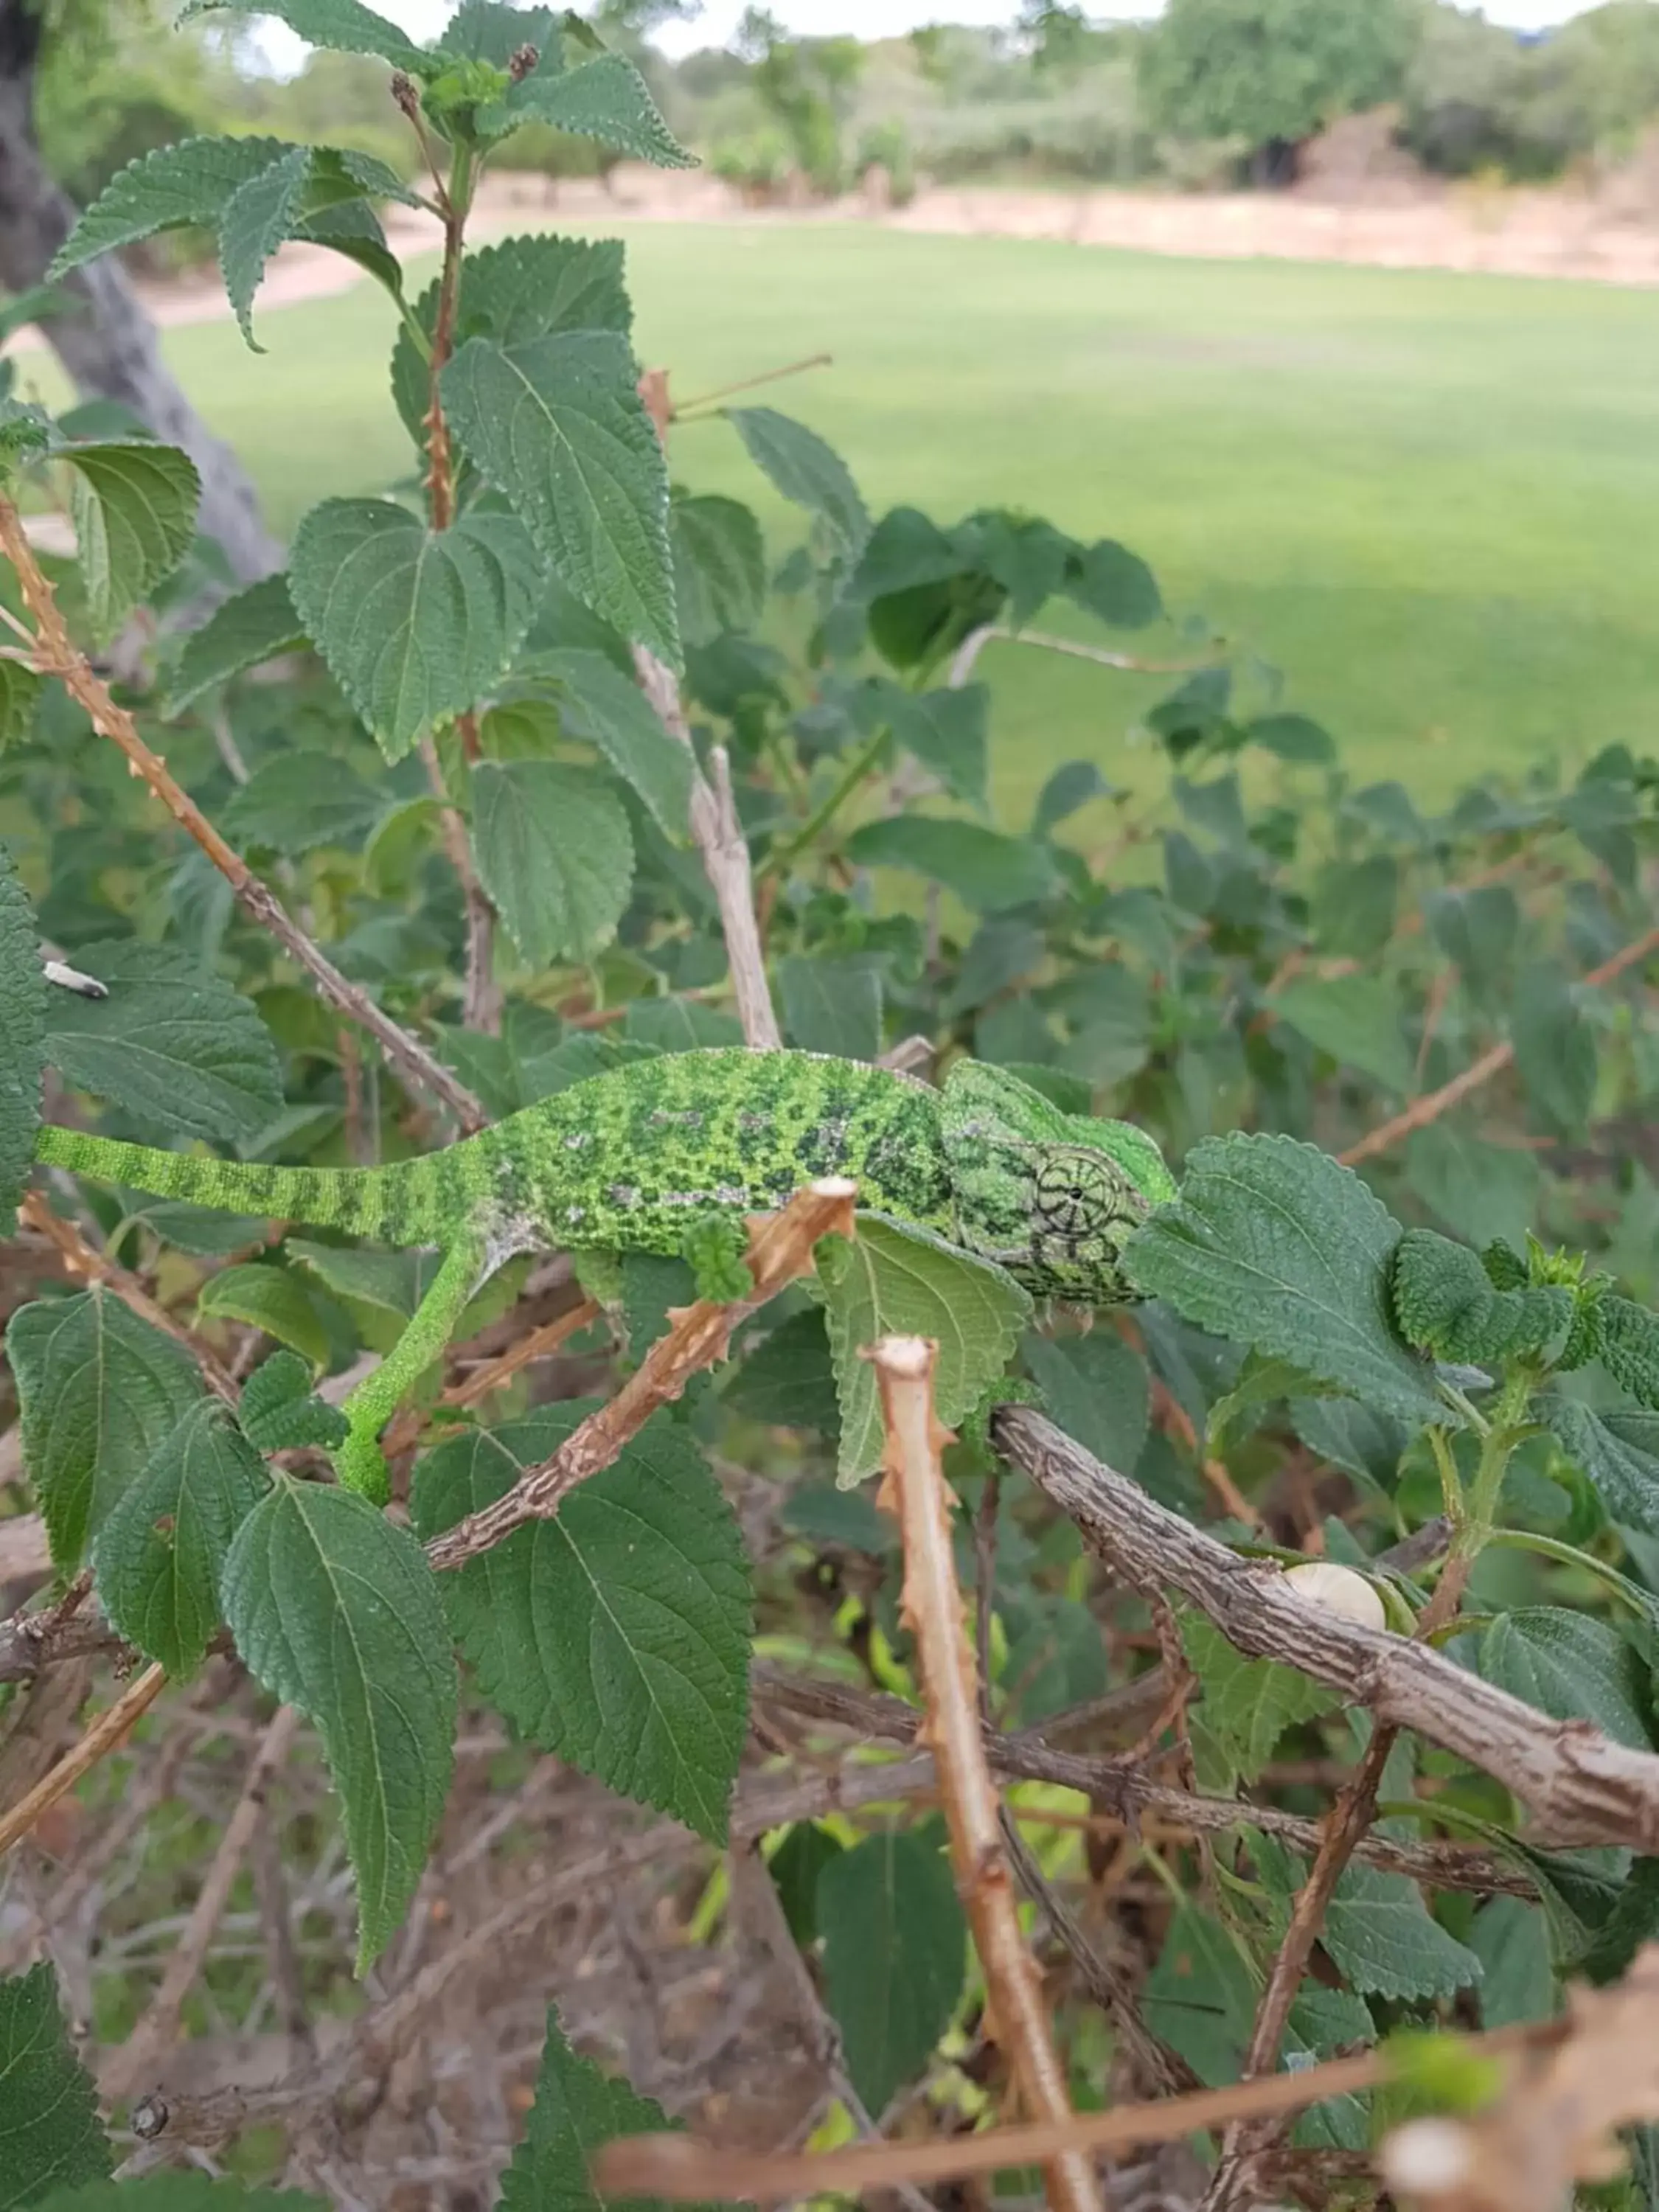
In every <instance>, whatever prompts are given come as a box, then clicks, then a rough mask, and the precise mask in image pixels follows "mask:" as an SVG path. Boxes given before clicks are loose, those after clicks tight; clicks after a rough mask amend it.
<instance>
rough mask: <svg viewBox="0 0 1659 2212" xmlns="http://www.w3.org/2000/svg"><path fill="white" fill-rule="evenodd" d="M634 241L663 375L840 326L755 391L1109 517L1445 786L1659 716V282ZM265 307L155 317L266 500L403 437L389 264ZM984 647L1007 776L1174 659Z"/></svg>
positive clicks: (939, 483) (1347, 739)
mask: <svg viewBox="0 0 1659 2212" xmlns="http://www.w3.org/2000/svg"><path fill="white" fill-rule="evenodd" d="M628 246H629V262H630V268H631V275H632V283H633V287H634V290H635V298H636V301H637V303H638V327H639V346H640V351H641V356H642V358H644V359H645V360H647V361H649V362H653V363H656V362H662V363H666V364H668V365H669V367H670V368H671V370H672V373H673V378H674V387H675V390H676V391H677V392H678V393H679V394H680V395H681V396H683V397H688V398H689V397H691V396H693V395H695V394H696V393H697V392H701V391H702V390H704V389H707V388H708V387H709V386H716V385H720V384H724V383H726V382H728V381H731V380H735V379H737V378H738V377H741V376H744V375H746V374H753V373H754V372H755V371H757V370H759V369H763V368H768V367H770V366H773V365H775V364H777V363H781V362H787V361H789V360H791V359H793V358H796V357H799V356H802V355H805V354H809V353H812V352H814V351H817V349H821V348H823V349H829V350H831V351H833V353H834V355H835V366H834V367H833V368H828V369H820V370H817V371H815V372H814V373H812V374H810V375H806V376H803V377H801V378H799V379H798V380H794V381H793V382H791V383H787V384H784V385H781V386H777V387H775V388H774V389H773V390H770V391H768V392H762V393H757V395H755V396H756V398H757V399H763V400H765V401H768V402H769V403H772V404H777V405H779V406H781V407H783V408H785V409H787V410H788V411H790V412H791V413H793V414H796V415H799V416H800V417H802V419H804V420H805V421H806V422H810V423H811V424H812V425H813V426H814V427H815V428H817V429H818V430H820V431H821V432H822V433H823V435H825V436H826V437H828V438H829V439H830V440H831V441H832V442H833V443H834V444H835V445H836V447H838V448H839V450H840V451H841V452H842V453H843V454H844V455H845V457H846V458H847V459H848V462H849V463H850V465H851V466H852V467H853V470H854V473H855V474H856V475H857V477H858V478H859V480H860V483H861V484H862V485H863V487H864V489H865V492H866V496H867V498H868V499H869V501H870V502H871V505H872V507H874V508H876V509H877V510H878V511H879V509H880V508H881V507H883V506H885V505H887V504H890V503H892V502H895V501H915V503H917V504H918V505H921V506H923V507H927V509H929V510H930V511H931V512H932V513H934V514H936V515H937V516H939V518H940V519H941V520H952V519H954V518H955V517H956V516H957V515H958V514H960V513H963V512H964V511H965V510H967V509H969V508H970V507H975V506H977V505H981V504H985V503H1001V502H1006V503H1009V504H1012V505H1016V506H1019V507H1024V508H1026V509H1028V510H1030V511H1032V512H1035V513H1042V514H1046V515H1048V516H1049V517H1051V518H1052V519H1053V520H1054V521H1055V522H1057V523H1058V524H1060V526H1063V527H1065V528H1066V529H1068V530H1071V531H1073V532H1076V533H1077V534H1079V536H1091V535H1097V534H1102V533H1106V534H1110V535H1112V536H1114V537H1118V538H1122V539H1123V540H1124V541H1125V542H1126V543H1127V544H1129V545H1131V546H1133V548H1134V549H1135V550H1137V551H1138V552H1139V553H1141V554H1143V555H1144V556H1146V558H1147V559H1148V560H1149V561H1150V562H1152V565H1153V567H1154V568H1155V569H1156V570H1157V572H1158V575H1159V577H1160V579H1161V580H1162V581H1163V583H1164V588H1165V592H1166V596H1167V597H1168V599H1170V603H1171V605H1173V606H1174V607H1175V608H1176V609H1177V610H1178V611H1182V612H1188V611H1190V612H1196V613H1200V614H1202V615H1203V616H1205V617H1208V618H1209V619H1211V620H1212V621H1213V622H1215V623H1218V624H1219V625H1220V626H1221V627H1222V628H1224V629H1225V630H1226V631H1227V632H1228V633H1229V634H1230V635H1234V636H1237V637H1239V638H1242V639H1243V640H1246V641H1248V642H1249V645H1250V646H1251V647H1253V648H1254V649H1255V651H1256V652H1257V653H1260V654H1261V656H1262V657H1263V658H1264V659H1266V660H1267V661H1268V662H1270V663H1272V664H1273V665H1276V666H1277V667H1279V668H1280V669H1282V670H1283V671H1284V672H1285V697H1286V701H1287V702H1288V703H1292V704H1294V705H1295V706H1297V707H1298V708H1301V709H1303V710H1304V711H1305V712H1308V713H1310V714H1316V715H1317V716H1319V717H1320V718H1322V720H1325V721H1327V722H1328V725H1329V726H1330V727H1331V728H1332V729H1333V731H1334V732H1335V733H1336V734H1337V736H1338V738H1340V741H1341V742H1342V744H1343V745H1344V748H1345V751H1346V754H1347V756H1348V757H1349V758H1350V760H1351V761H1352V765H1353V768H1354V769H1355V771H1356V773H1357V774H1358V775H1362V776H1364V777H1367V778H1369V777H1372V776H1379V775H1401V776H1402V777H1404V778H1405V779H1406V780H1407V781H1410V782H1412V783H1413V787H1416V788H1420V789H1424V790H1425V791H1426V792H1427V793H1430V794H1431V795H1434V794H1443V793H1446V792H1447V791H1449V789H1451V788H1452V787H1454V786H1455V785H1457V784H1460V783H1462V782H1464V781H1468V780H1469V779H1471V778H1473V777H1475V776H1478V775H1481V774H1483V773H1486V772H1488V771H1492V770H1501V769H1504V768H1508V767H1512V766H1515V765H1516V764H1519V763H1524V762H1526V761H1528V760H1531V759H1534V758H1536V757H1540V756H1541V755H1545V754H1549V753H1552V752H1555V753H1559V754H1560V755H1562V756H1563V757H1582V756H1583V755H1585V754H1587V753H1588V752H1589V751H1590V750H1593V749H1595V747H1597V746H1599V745H1601V744H1604V743H1607V742H1608V741H1610V740H1612V739H1615V738H1620V739H1624V740H1626V741H1631V742H1634V743H1637V744H1643V743H1646V742H1650V740H1651V738H1652V737H1653V735H1654V725H1655V715H1654V710H1655V707H1656V702H1659V626H1656V620H1655V610H1656V607H1659V524H1656V517H1659V380H1656V379H1655V376H1654V374H1653V364H1654V362H1655V360H1656V358H1659V294H1656V293H1644V292H1637V291H1620V290H1615V289H1611V288H1608V287H1602V286H1595V285H1591V284H1579V283H1541V282H1528V281H1527V280H1524V279H1517V278H1508V277H1487V276H1450V275H1438V274H1409V273H1404V274H1402V273H1396V272H1393V271H1384V270H1362V269H1350V268H1343V267H1338V266H1329V265H1307V264H1300V265H1298V264H1290V263H1270V262H1260V263H1225V262H1217V263H1206V262H1200V261H1186V260H1174V259H1161V258H1154V257H1151V256H1145V255H1137V254H1127V253H1118V252H1105V251H1102V250H1100V249H1098V248H1090V247H1074V246H1066V245H1063V244H1058V243H1048V242H1029V241H1022V240H994V239H957V238H937V237H927V236H921V235H908V234H899V233H887V232H881V231H878V230H872V229H866V228H854V227H848V228H839V227H837V228H818V227H811V228H805V227H804V228H799V229H785V228H758V227H757V228H714V227H709V228H702V227H689V226H680V225H662V226H652V225H646V224H641V225H637V226H633V227H631V228H629V229H628ZM258 329H259V334H260V336H261V337H262V338H263V340H264V343H265V344H266V345H268V346H269V348H270V353H269V356H267V357H265V358H264V359H260V358H258V357H255V356H250V355H249V354H247V353H246V351H245V350H244V349H243V348H242V345H241V343H240V338H239V337H238V336H237V333H236V331H235V330H234V325H231V324H229V323H223V324H214V325H199V326H197V327H193V328H188V329H181V330H179V331H174V332H173V333H172V334H171V335H170V337H169V339H168V350H169V353H170V355H171V356H172V358H173V361H174V362H175V363H176V365H177V368H178V369H179V374H181V376H182V377H183V378H184V380H185V383H186V385H187V386H188V387H189V388H190V390H191V392H192V393H193V394H194V395H195V397H196V398H197V400H198V401H199V403H200V404H201V405H202V407H203V409H204V411H205V413H206V414H207V415H208V416H210V419H211V420H212V421H213V422H214V423H215V424H216V426H217V427H218V428H220V429H221V430H222V431H223V432H224V433H225V434H226V435H228V436H229V437H230V438H232V439H233V440H234V441H235V443H236V444H237V445H238V446H239V447H240V449H241V450H242V452H243V453H244V454H245V455H246V458H247V460H248V462H249V465H250V466H251V467H252V471H253V472H254V475H255V477H257V479H258V483H259V486H260V489H262V491H263V492H264V496H265V499H266V501H267V502H268V505H269V509H270V514H271V517H272V520H273V521H274V522H275V523H276V525H277V526H279V527H283V528H286V527H288V526H291V525H292V523H293V522H294V521H295V519H296V517H297V516H298V515H299V514H300V513H301V512H302V511H303V509H304V508H305V507H307V505H308V504H309V503H310V502H311V501H313V500H315V499H317V498H319V497H322V496H324V495H328V494H331V493H341V492H352V491H357V490H362V489H369V488H373V487H376V486H379V485H380V484H383V483H386V482H387V481H389V480H390V479H391V478H392V477H394V476H396V475H398V474H399V473H401V472H403V471H405V470H406V469H407V466H408V463H409V449H408V447H407V444H406V441H404V436H403V433H402V431H401V428H400V427H399V425H398V422H397V418H396V416H394V414H393V412H392V407H391V404H390V401H389V399H388V398H387V397H386V372H385V360H386V345H387V343H388V340H389V337H390V334H391V317H390V314H389V312H388V311H387V309H386V307H385V305H384V303H383V302H382V301H380V297H379V295H377V294H376V293H375V292H374V290H373V289H372V288H371V287H369V286H367V285H365V286H363V287H362V288H360V289H358V290H357V291H356V293H354V294H351V295H347V296H346V297H345V298H343V299H337V300H332V301H323V302H319V303H316V304H313V305H307V306H304V307H295V308H290V309H289V310H287V311H285V312H283V313H270V314H266V315H264V316H263V317H262V318H261V319H260V321H259V325H258ZM673 459H674V465H675V469H676V471H677V473H678V475H679V476H681V477H684V479H685V480H686V481H688V482H689V483H693V484H695V485H696V486H697V487H698V488H700V489H720V490H725V491H731V492H733V493H737V494H739V495H743V496H744V497H747V498H749V499H750V501H753V502H754V503H756V504H757V506H759V507H760V508H761V510H762V512H763V514H764V516H765V519H766V520H767V523H768V526H769V529H770V530H771V531H772V532H773V533H774V537H775V543H776V544H777V545H778V546H779V548H780V549H781V548H783V547H784V546H786V545H787V544H788V542H789V533H790V532H792V531H793V529H794V528H795V524H794V523H793V520H791V518H790V515H789V513H788V511H787V510H786V509H784V508H783V507H781V504H779V503H777V502H775V501H771V500H770V499H769V497H767V496H763V494H764V491H765V487H764V486H763V485H762V484H761V483H760V481H759V479H758V478H757V476H756V473H755V471H753V470H752V468H751V467H750V464H749V463H748V462H747V460H746V459H745V458H744V455H743V453H742V451H741V448H740V447H739V446H738V441H737V440H736V438H735V436H734V435H733V434H732V432H731V431H730V430H729V429H727V428H726V426H725V425H724V424H723V423H720V422H708V423H705V424H702V425H697V426H692V425H687V426H685V427H684V428H682V429H680V430H679V431H678V433H677V434H676V443H675V447H674V453H673ZM1051 626H1053V627H1060V626H1061V624H1060V621H1059V620H1058V619H1057V618H1056V619H1054V620H1053V621H1052V623H1051ZM1067 626H1068V627H1073V628H1074V629H1077V630H1078V631H1079V634H1082V630H1083V628H1084V626H1083V625H1082V624H1081V623H1076V624H1071V625H1067ZM1145 644H1146V649H1147V650H1149V651H1157V650H1162V651H1164V652H1166V653H1167V652H1170V651H1171V650H1172V649H1178V648H1177V647H1176V640H1175V639H1174V638H1173V637H1171V636H1169V635H1165V636H1164V637H1162V638H1161V639H1160V638H1158V637H1156V636H1153V635H1148V636H1147V637H1146V641H1145ZM987 672H990V673H991V674H992V675H993V678H994V682H995V684H996V689H997V692H998V717H997V721H996V723H995V731H996V735H997V740H998V742H997V744H996V747H995V751H996V756H997V759H998V769H999V795H1000V799H1001V801H1002V803H1003V804H1004V805H1008V806H1013V805H1018V804H1021V803H1023V801H1024V799H1025V797H1026V795H1027V794H1029V793H1030V791H1032V790H1033V789H1034V788H1035V787H1036V784H1037V783H1038V782H1039V781H1041V778H1042V775H1044V774H1045V773H1046V772H1047V770H1048V768H1049V767H1051V766H1052V765H1054V763H1056V762H1058V761H1060V760H1063V759H1066V758H1068V757H1073V756H1075V755H1078V754H1086V755H1089V756H1091V757H1093V758H1095V759H1096V760H1097V761H1098V762H1099V763H1100V764H1101V766H1102V767H1103V769H1105V771H1106V772H1107V773H1108V774H1112V773H1114V771H1115V769H1121V767H1122V766H1123V764H1124V751H1123V736H1124V731H1125V727H1126V725H1127V723H1128V722H1129V721H1130V720H1132V719H1133V714H1134V712H1135V711H1136V709H1137V708H1139V707H1140V706H1141V705H1143V704H1144V703H1145V702H1146V700H1147V699H1148V698H1149V697H1151V696H1156V694H1157V691H1158V690H1159V689H1161V688H1162V687H1161V686H1152V685H1148V684H1146V683H1144V682H1142V681H1139V680H1137V679H1126V678H1122V677H1119V676H1114V675H1111V674H1109V673H1105V672H1103V671H1097V670H1095V669H1091V668H1087V667H1084V666H1081V665H1078V664H1076V663H1068V662H1063V661H1060V660H1059V659H1055V658H1054V656H1051V655H1043V654H1039V653H1036V652H1032V651H1026V650H1023V649H1019V648H1015V647H994V648H993V649H992V652H991V653H989V654H987Z"/></svg>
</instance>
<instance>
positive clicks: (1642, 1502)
mask: <svg viewBox="0 0 1659 2212" xmlns="http://www.w3.org/2000/svg"><path fill="white" fill-rule="evenodd" d="M1537 1410H1538V1413H1540V1414H1541V1417H1542V1418H1543V1419H1544V1420H1546V1421H1547V1423H1548V1424H1549V1426H1550V1427H1551V1429H1552V1430H1553V1431H1554V1434H1555V1440H1556V1442H1557V1443H1559V1445H1560V1447H1561V1449H1562V1450H1563V1451H1564V1452H1565V1454H1566V1455H1567V1457H1568V1458H1569V1459H1570V1460H1571V1461H1572V1462H1573V1463H1574V1465H1575V1466H1577V1467H1579V1468H1583V1471H1584V1473H1585V1474H1587V1475H1588V1476H1589V1480H1590V1481H1591V1482H1592V1483H1593V1484H1594V1485H1595V1491H1596V1494H1597V1496H1598V1497H1599V1498H1601V1503H1602V1504H1603V1505H1605V1506H1606V1507H1607V1515H1608V1517H1609V1519H1611V1520H1613V1521H1616V1522H1619V1523H1620V1525H1621V1526H1622V1527H1624V1528H1635V1529H1639V1530H1640V1531H1641V1532H1642V1533H1643V1534H1645V1535H1650V1536H1654V1535H1659V1413H1595V1412H1593V1411H1592V1410H1591V1408H1590V1407H1588V1406H1583V1405H1580V1404H1579V1403H1578V1401H1577V1399H1573V1398H1563V1397H1559V1396H1558V1395H1555V1394H1554V1393H1553V1392H1552V1393H1550V1394H1548V1395H1546V1396H1544V1397H1542V1398H1541V1399H1540V1400H1539V1401H1538V1406H1537Z"/></svg>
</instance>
